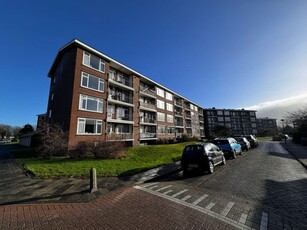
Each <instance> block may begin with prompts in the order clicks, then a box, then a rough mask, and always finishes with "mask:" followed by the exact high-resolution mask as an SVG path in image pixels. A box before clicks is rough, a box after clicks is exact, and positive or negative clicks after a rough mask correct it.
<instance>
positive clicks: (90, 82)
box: [81, 72, 104, 92]
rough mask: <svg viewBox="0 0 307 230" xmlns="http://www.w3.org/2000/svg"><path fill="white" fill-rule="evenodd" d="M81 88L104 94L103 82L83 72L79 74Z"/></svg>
mask: <svg viewBox="0 0 307 230" xmlns="http://www.w3.org/2000/svg"><path fill="white" fill-rule="evenodd" d="M81 86H82V87H84V88H88V89H93V90H96V91H99V92H104V80H103V79H101V78H99V77H96V76H94V75H91V74H88V73H85V72H82V74H81Z"/></svg>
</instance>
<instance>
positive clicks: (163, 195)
mask: <svg viewBox="0 0 307 230" xmlns="http://www.w3.org/2000/svg"><path fill="white" fill-rule="evenodd" d="M134 188H135V189H138V190H141V191H144V192H147V193H150V194H152V195H155V196H158V197H161V198H164V199H166V200H169V201H172V202H175V203H177V204H181V205H184V206H186V207H190V208H192V209H194V210H197V211H199V212H202V213H204V214H207V215H209V216H211V217H213V218H216V219H218V220H220V221H223V222H225V223H227V224H230V225H232V226H234V227H236V228H238V229H242V230H245V229H248V230H252V228H251V227H249V226H247V225H245V224H242V223H239V222H238V221H235V220H233V219H230V218H228V217H225V216H222V215H220V214H217V213H215V212H213V211H211V210H209V209H206V208H203V207H200V206H198V205H195V204H191V203H188V202H186V201H182V200H179V199H177V198H174V197H172V196H167V195H166V194H165V193H169V192H172V190H169V191H167V192H165V193H163V194H162V193H159V192H156V191H154V190H150V189H148V188H144V187H141V186H138V185H135V186H134Z"/></svg>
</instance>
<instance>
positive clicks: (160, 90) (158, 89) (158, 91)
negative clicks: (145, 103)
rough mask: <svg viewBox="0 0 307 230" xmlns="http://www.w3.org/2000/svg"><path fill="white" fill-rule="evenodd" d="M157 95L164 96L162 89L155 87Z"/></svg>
mask: <svg viewBox="0 0 307 230" xmlns="http://www.w3.org/2000/svg"><path fill="white" fill-rule="evenodd" d="M157 95H158V96H160V97H163V98H164V90H163V89H160V88H158V87H157Z"/></svg>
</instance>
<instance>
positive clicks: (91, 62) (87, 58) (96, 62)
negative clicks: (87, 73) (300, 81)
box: [83, 52, 106, 73]
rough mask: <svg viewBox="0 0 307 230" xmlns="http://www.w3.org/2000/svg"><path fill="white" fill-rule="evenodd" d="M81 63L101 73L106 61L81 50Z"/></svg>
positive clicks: (103, 70)
mask: <svg viewBox="0 0 307 230" xmlns="http://www.w3.org/2000/svg"><path fill="white" fill-rule="evenodd" d="M83 65H86V66H88V67H91V68H93V69H96V70H98V71H100V72H103V73H104V72H105V68H106V63H105V62H104V61H103V60H102V59H100V58H98V57H96V56H94V55H92V54H90V53H88V52H83Z"/></svg>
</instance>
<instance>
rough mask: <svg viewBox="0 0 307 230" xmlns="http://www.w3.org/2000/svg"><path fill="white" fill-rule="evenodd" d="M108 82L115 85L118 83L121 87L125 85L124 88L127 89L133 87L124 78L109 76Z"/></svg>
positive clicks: (129, 81) (128, 80)
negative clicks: (112, 82) (126, 87)
mask: <svg viewBox="0 0 307 230" xmlns="http://www.w3.org/2000/svg"><path fill="white" fill-rule="evenodd" d="M109 80H111V81H114V82H116V83H120V84H122V85H126V86H129V87H131V88H132V87H133V86H132V81H131V80H130V79H128V78H126V77H111V76H109Z"/></svg>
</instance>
